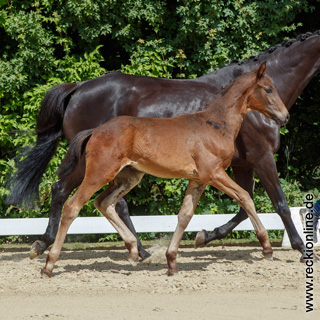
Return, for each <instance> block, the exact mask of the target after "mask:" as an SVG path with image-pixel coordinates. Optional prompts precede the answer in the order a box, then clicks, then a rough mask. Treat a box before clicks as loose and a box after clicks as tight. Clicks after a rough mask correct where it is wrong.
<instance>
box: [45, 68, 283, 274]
mask: <svg viewBox="0 0 320 320" xmlns="http://www.w3.org/2000/svg"><path fill="white" fill-rule="evenodd" d="M265 69H266V64H265V63H264V64H262V65H261V66H260V68H259V69H258V71H255V72H250V73H247V74H245V75H243V76H241V77H239V78H238V79H237V80H236V81H235V82H234V83H232V84H231V85H230V86H229V87H228V88H227V89H225V90H224V91H223V92H222V93H221V94H220V95H218V96H216V98H214V99H213V100H212V101H211V102H210V104H209V105H208V107H207V108H206V109H204V110H203V111H201V112H197V113H193V114H187V115H181V116H178V117H174V118H170V119H156V118H137V117H129V116H121V117H118V118H115V119H113V120H111V121H109V122H107V123H105V124H103V125H101V126H99V127H98V128H96V129H94V130H87V131H83V132H80V133H79V134H78V135H77V136H76V137H75V138H74V140H73V141H72V143H71V146H70V149H69V151H68V154H67V157H66V159H65V161H64V163H63V164H62V167H61V170H60V176H64V175H68V174H70V173H71V172H72V170H73V169H74V167H75V166H76V164H77V161H79V158H80V157H81V153H82V151H84V150H85V154H86V174H85V178H84V180H83V182H82V183H81V185H80V187H79V189H78V190H77V192H76V193H75V194H74V195H73V196H72V198H71V199H70V200H68V201H67V202H66V203H65V205H64V210H63V216H62V220H61V225H60V228H59V231H58V234H57V237H56V240H55V242H54V244H53V246H52V248H51V250H50V252H49V254H48V257H47V261H46V265H45V268H44V269H42V271H41V272H42V274H45V275H47V276H49V277H50V276H51V274H52V270H53V267H54V264H55V262H56V261H57V259H58V257H59V254H60V251H61V249H62V245H63V242H64V239H65V236H66V234H67V231H68V228H69V226H70V225H71V223H72V221H73V220H74V219H75V218H76V217H77V216H78V213H79V211H80V209H81V208H82V207H83V206H84V205H85V203H86V202H87V201H89V199H90V198H91V196H92V195H93V194H94V193H95V192H97V191H98V190H99V189H100V188H102V187H103V186H104V185H106V184H107V183H110V184H109V186H108V188H107V189H106V190H105V191H104V192H103V193H102V194H101V195H100V196H99V197H98V198H97V199H96V200H95V206H96V207H97V208H98V210H99V211H100V212H101V213H102V214H103V215H104V216H105V217H106V218H107V219H108V220H109V221H110V223H111V224H112V225H113V227H114V228H115V229H116V230H117V232H118V233H119V234H120V236H121V237H122V239H123V240H124V242H125V245H126V247H127V249H128V250H129V260H131V261H136V260H138V258H139V255H138V248H137V240H136V238H135V236H134V235H133V234H132V233H131V231H130V230H129V229H128V227H127V226H126V225H125V224H124V223H123V221H122V220H121V219H120V218H119V216H118V214H117V213H116V211H115V206H116V203H117V202H118V200H119V199H121V198H122V197H123V196H124V195H125V194H127V193H128V192H129V191H130V190H131V189H132V188H133V187H134V186H136V185H137V184H138V183H139V182H140V181H141V179H142V177H143V175H144V174H145V173H147V174H151V175H154V176H158V177H162V178H187V179H189V185H188V188H187V191H186V195H185V198H184V201H183V204H182V207H181V209H180V212H179V215H178V225H177V228H176V230H175V232H174V234H173V237H172V240H171V242H170V245H169V247H168V250H167V252H166V257H167V263H168V268H169V269H168V275H173V274H174V273H176V272H177V271H178V268H177V264H176V256H177V252H178V247H179V244H180V241H181V238H182V235H183V232H184V230H185V228H186V227H187V225H188V223H189V221H190V219H191V217H192V215H193V212H194V210H195V208H196V205H197V203H198V201H199V198H200V196H201V194H202V192H203V191H204V189H205V187H206V185H207V184H210V185H212V186H214V187H216V188H218V189H219V190H221V191H223V192H225V193H226V194H228V195H229V196H230V197H232V198H234V199H235V200H236V201H237V202H238V203H239V204H240V206H241V207H243V208H244V209H245V210H246V212H247V213H248V215H249V217H250V219H251V222H252V224H253V226H254V229H255V231H256V234H257V237H258V239H259V241H260V243H261V245H262V247H263V255H264V256H271V255H272V248H271V245H270V242H269V238H268V234H267V231H266V230H265V228H264V226H263V225H262V224H261V222H260V220H259V218H258V216H257V213H256V211H255V207H254V203H253V201H252V199H251V198H250V195H249V194H248V193H247V192H246V191H245V190H243V189H242V188H241V187H240V186H239V185H237V184H236V183H235V182H234V181H233V180H232V179H230V178H229V176H228V175H227V174H226V173H225V169H226V168H227V167H228V166H229V165H230V163H231V160H232V156H233V152H234V141H235V139H236V137H237V134H238V132H239V129H240V126H241V123H242V121H243V118H244V116H245V115H246V113H247V112H248V111H250V110H257V111H259V112H261V113H263V114H265V115H267V116H268V117H271V118H273V119H274V120H276V121H277V122H278V123H279V124H284V123H286V122H287V121H288V118H289V114H288V111H287V109H286V107H285V106H284V104H283V103H282V101H281V99H280V97H279V96H278V93H277V91H276V89H275V87H274V86H273V83H272V82H271V80H270V79H269V78H268V77H267V76H265V75H264V72H265Z"/></svg>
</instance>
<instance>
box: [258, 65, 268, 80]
mask: <svg viewBox="0 0 320 320" xmlns="http://www.w3.org/2000/svg"><path fill="white" fill-rule="evenodd" d="M266 67H267V62H266V61H265V62H264V63H263V64H262V65H261V66H260V68H259V69H258V72H257V78H258V79H261V78H262V77H263V75H264V72H265V71H266Z"/></svg>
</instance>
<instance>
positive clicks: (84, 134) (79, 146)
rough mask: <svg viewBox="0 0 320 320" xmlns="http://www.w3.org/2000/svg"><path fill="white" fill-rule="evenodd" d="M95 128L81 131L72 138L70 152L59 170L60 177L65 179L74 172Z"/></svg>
mask: <svg viewBox="0 0 320 320" xmlns="http://www.w3.org/2000/svg"><path fill="white" fill-rule="evenodd" d="M93 130H94V129H89V130H84V131H81V132H79V133H78V134H77V135H76V136H75V137H74V138H73V139H72V140H71V143H70V146H69V149H68V152H67V154H66V156H65V158H64V159H63V161H62V163H61V165H60V167H59V170H58V176H59V179H64V178H66V177H67V176H68V175H69V174H71V173H72V172H73V170H74V169H75V167H76V166H77V164H78V162H79V160H80V158H81V156H82V154H83V152H84V150H85V148H86V145H87V143H88V141H89V139H90V137H91V135H92V131H93Z"/></svg>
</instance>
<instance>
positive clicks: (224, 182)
mask: <svg viewBox="0 0 320 320" xmlns="http://www.w3.org/2000/svg"><path fill="white" fill-rule="evenodd" d="M209 183H210V184H211V185H212V186H214V187H216V188H217V189H219V190H221V191H223V192H224V193H226V194H227V195H229V196H230V197H232V198H233V199H235V200H236V201H237V202H238V203H239V205H240V206H241V207H242V208H243V209H244V210H245V211H246V212H247V214H248V216H249V218H250V220H251V223H252V225H253V227H254V230H255V231H256V234H257V237H258V239H259V242H260V244H261V245H262V247H263V251H262V253H263V255H264V256H265V257H271V256H272V248H271V244H270V242H269V237H268V233H267V230H266V229H265V227H264V226H263V224H262V223H261V221H260V219H259V217H258V215H257V213H256V210H255V206H254V203H253V201H252V199H251V197H250V195H249V193H248V192H247V191H245V190H243V189H242V188H241V187H240V186H239V185H238V184H237V183H235V182H234V181H233V180H232V179H231V178H230V177H229V176H228V175H227V174H226V172H225V171H224V170H223V169H220V170H217V171H216V172H215V174H214V175H212V177H211V181H210V182H209Z"/></svg>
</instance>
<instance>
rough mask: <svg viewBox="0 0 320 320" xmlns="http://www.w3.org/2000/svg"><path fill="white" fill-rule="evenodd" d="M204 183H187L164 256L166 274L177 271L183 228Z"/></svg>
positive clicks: (191, 213) (190, 215)
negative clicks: (174, 227)
mask: <svg viewBox="0 0 320 320" xmlns="http://www.w3.org/2000/svg"><path fill="white" fill-rule="evenodd" d="M205 187H206V185H205V184H203V183H200V182H196V181H189V185H188V188H187V191H186V195H185V197H184V200H183V204H182V207H181V209H180V211H179V214H178V225H177V228H176V230H175V232H174V234H173V236H172V239H171V242H170V244H169V247H168V250H167V253H166V256H167V263H168V276H172V275H173V274H175V273H177V272H178V267H177V260H176V257H177V253H178V248H179V245H180V241H181V239H182V236H183V233H184V230H185V229H186V227H187V226H188V223H189V222H190V220H191V218H192V216H193V213H194V210H195V209H196V206H197V204H198V201H199V199H200V197H201V194H202V192H203V191H204V189H205Z"/></svg>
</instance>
